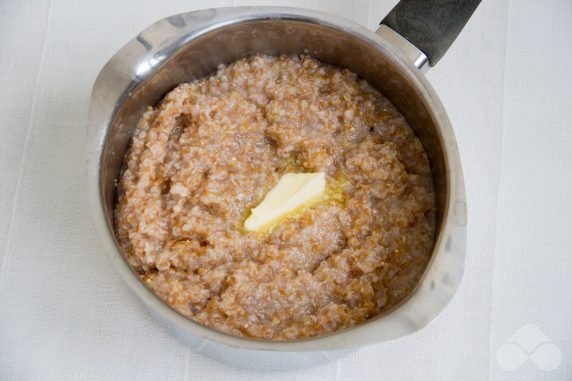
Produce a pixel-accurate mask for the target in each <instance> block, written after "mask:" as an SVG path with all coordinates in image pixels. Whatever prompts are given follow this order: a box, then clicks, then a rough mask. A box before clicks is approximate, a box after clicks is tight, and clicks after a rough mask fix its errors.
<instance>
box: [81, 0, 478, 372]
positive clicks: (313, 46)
mask: <svg viewBox="0 0 572 381" xmlns="http://www.w3.org/2000/svg"><path fill="white" fill-rule="evenodd" d="M479 2H480V1H479V0H456V1H451V0H423V1H421V0H402V1H400V2H399V3H398V4H397V6H396V7H395V8H394V9H393V10H392V11H391V12H390V13H389V15H388V16H387V17H386V18H385V19H383V21H382V22H381V26H380V27H379V29H378V30H377V31H376V32H373V31H370V30H368V29H366V28H364V27H363V26H361V25H358V24H356V23H354V22H351V21H348V20H346V19H344V18H341V17H336V16H332V15H329V14H326V13H321V12H316V11H310V10H306V9H296V8H283V7H237V8H219V9H207V10H201V11H196V12H189V13H183V14H178V15H175V16H171V17H168V18H165V19H163V20H160V21H158V22H156V23H155V24H153V25H151V26H150V27H148V28H147V29H145V30H144V31H142V32H141V33H139V34H138V35H137V36H136V37H135V38H134V39H133V40H132V41H130V42H129V43H127V45H125V46H124V47H123V48H121V49H120V50H119V51H118V52H117V53H116V54H115V55H114V56H113V57H112V58H111V59H110V60H109V62H108V63H107V64H106V65H105V66H104V68H103V69H102V70H101V72H100V74H99V76H98V77H97V80H96V82H95V84H94V87H93V94H92V98H91V105H90V120H89V132H88V135H89V136H88V153H87V175H88V182H89V198H90V202H91V207H92V211H93V216H94V221H95V225H96V227H97V230H98V231H99V234H100V236H101V238H102V242H103V244H104V245H105V252H106V254H108V257H109V259H110V261H111V263H112V264H113V265H114V267H115V269H116V270H117V272H118V273H119V275H120V276H121V277H122V278H123V280H124V281H125V282H126V283H127V285H128V286H129V287H130V288H131V289H132V290H133V291H134V293H135V294H136V295H137V296H138V297H139V298H140V299H141V301H142V302H143V303H144V304H145V305H146V306H147V307H148V310H149V311H150V312H151V313H152V315H153V316H154V317H155V318H157V319H158V320H159V321H160V322H162V323H163V324H164V326H165V327H167V328H168V329H169V330H170V331H171V332H172V333H173V334H174V335H175V336H176V337H177V338H178V339H179V340H180V341H182V342H183V343H185V344H187V345H188V346H190V347H192V348H195V349H196V350H197V351H199V352H201V353H203V354H205V355H207V356H210V357H213V358H215V359H218V360H221V361H223V362H226V363H229V364H232V365H234V366H239V367H252V368H256V369H275V370H276V369H291V368H301V367H308V366H312V365H316V364H318V363H320V362H324V361H328V360H332V359H335V358H337V357H339V356H341V355H343V354H344V353H347V352H348V351H351V350H355V349H356V348H359V347H362V346H364V345H368V344H373V343H380V342H384V341H389V340H394V339H397V338H399V337H402V336H405V335H408V334H411V333H413V332H415V331H418V330H419V329H421V328H423V327H424V326H426V325H427V324H428V323H429V322H431V321H432V320H433V319H434V318H435V317H436V316H437V315H438V314H439V313H440V312H441V311H442V310H443V308H444V307H445V306H446V305H447V304H448V302H449V301H450V300H451V298H452V297H453V295H454V293H455V291H456V289H457V288H458V286H459V283H460V281H461V276H462V273H463V267H464V262H465V241H466V222H467V221H466V200H465V189H464V182H463V174H462V170H461V162H460V158H459V152H458V149H457V143H456V141H455V137H454V134H453V129H452V127H451V124H450V122H449V119H448V117H447V114H446V112H445V109H444V107H443V105H442V104H441V102H440V100H439V98H438V96H437V94H436V93H435V91H434V90H433V89H432V88H431V86H430V84H429V82H428V81H427V80H426V78H425V75H424V73H423V72H424V70H425V69H427V68H429V67H430V66H434V65H435V64H436V63H437V62H438V61H439V59H440V58H441V57H442V56H443V54H444V53H445V52H446V51H447V49H448V48H449V46H450V45H451V44H452V43H453V40H454V39H455V38H456V36H457V35H458V33H459V32H460V31H461V29H462V28H463V26H464V25H465V23H466V22H467V20H468V18H469V17H470V16H471V14H472V13H473V11H474V10H475V9H476V7H477V6H478V4H479ZM254 53H262V54H286V55H293V54H301V53H305V54H309V55H311V56H312V57H314V58H316V59H318V60H320V61H322V62H326V63H329V64H333V65H336V66H339V67H342V68H347V69H349V70H351V71H353V72H355V73H357V74H358V75H359V76H360V77H362V78H364V79H366V80H367V81H368V82H369V83H370V84H372V85H373V86H374V87H376V88H377V89H378V90H379V91H380V92H381V93H382V94H384V95H385V96H386V97H387V98H389V99H390V100H391V102H392V103H393V104H394V105H395V106H396V107H397V108H398V109H399V110H400V111H401V113H403V114H404V115H405V117H406V119H407V121H408V122H409V124H410V125H411V127H412V128H413V130H414V131H415V133H416V134H417V136H418V137H419V139H420V140H421V142H422V144H423V146H424V147H425V150H426V152H427V154H428V157H429V161H430V164H431V170H432V174H433V178H434V184H435V192H436V198H437V221H436V222H437V228H436V236H435V243H434V247H433V251H432V256H431V260H430V263H429V265H428V267H427V269H426V271H425V273H424V275H423V277H422V279H421V280H420V282H419V284H418V286H417V287H416V289H415V290H414V292H412V294H411V295H410V297H409V298H408V299H407V300H406V301H404V302H403V303H402V304H401V305H400V306H399V307H397V308H395V309H394V310H392V311H390V312H388V313H386V314H383V315H382V316H378V317H377V318H374V319H371V320H368V321H366V322H365V323H362V324H360V325H357V326H355V327H353V328H350V329H346V330H343V331H339V332H336V333H333V334H330V335H327V336H323V337H317V338H312V339H304V340H296V341H288V342H271V341H262V340H253V339H248V338H239V337H234V336H230V335H227V334H224V333H221V332H218V331H215V330H212V329H209V328H207V327H205V326H202V325H200V324H198V323H195V322H193V321H191V320H189V319H187V318H186V317H184V316H182V315H180V314H179V313H177V312H176V311H174V310H173V309H171V308H170V307H168V306H167V305H166V304H164V303H163V302H162V301H161V300H160V299H159V298H158V297H156V296H155V295H154V294H153V293H152V292H151V291H150V290H149V289H147V287H146V286H145V285H144V284H143V283H142V282H141V281H140V280H139V278H138V277H137V275H136V274H135V273H133V271H132V270H131V268H130V267H129V265H128V264H127V262H126V260H125V258H124V256H123V255H122V253H121V252H120V250H119V245H118V243H117V240H116V237H115V229H114V219H113V208H114V200H115V193H116V184H117V179H118V177H119V175H120V171H121V168H122V162H123V157H124V155H125V152H126V150H127V148H128V146H129V142H130V139H131V136H132V132H133V130H134V129H135V127H136V126H137V122H138V120H139V119H140V117H141V115H142V114H143V112H144V111H145V110H146V109H147V108H148V107H149V106H153V105H155V104H156V103H157V102H158V101H159V100H160V99H161V98H162V97H163V96H164V95H165V94H166V93H167V92H169V91H170V90H172V89H173V88H174V87H176V86H177V85H178V84H180V83H184V82H189V81H193V80H195V79H199V78H203V77H205V76H208V75H209V74H211V73H213V72H214V71H216V68H217V67H218V66H219V65H221V64H228V63H230V62H232V61H234V60H236V59H239V58H242V57H245V56H248V55H251V54H254Z"/></svg>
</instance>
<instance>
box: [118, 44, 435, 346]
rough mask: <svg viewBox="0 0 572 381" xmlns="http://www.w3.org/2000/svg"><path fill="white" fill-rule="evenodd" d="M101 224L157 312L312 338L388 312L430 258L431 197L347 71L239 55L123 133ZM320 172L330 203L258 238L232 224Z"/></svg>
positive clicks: (401, 129) (263, 334) (411, 146)
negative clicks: (289, 177) (291, 180)
mask: <svg viewBox="0 0 572 381" xmlns="http://www.w3.org/2000/svg"><path fill="white" fill-rule="evenodd" d="M125 160H126V162H125V166H124V171H123V174H122V177H121V179H120V181H119V188H118V202H117V205H116V213H115V219H116V221H115V222H116V229H117V234H118V237H119V241H120V244H121V246H122V249H123V250H124V253H125V255H126V256H127V258H128V260H129V263H130V265H131V266H132V267H133V268H134V270H135V271H136V272H137V273H138V274H139V275H140V277H141V279H142V281H143V282H145V283H146V284H147V286H148V287H150V288H151V289H152V290H153V291H154V292H155V293H156V294H157V295H158V296H159V297H160V298H161V299H162V300H163V301H165V302H166V303H167V304H169V305H170V306H171V307H172V308H174V309H175V310H177V311H179V312H180V313H181V314H183V315H185V316H187V317H189V318H190V319H193V320H195V321H197V322H199V323H201V324H203V325H205V326H208V327H211V328H214V329H217V330H220V331H223V332H226V333H229V334H232V335H236V336H245V337H253V338H259V339H265V340H289V339H299V338H307V337H314V336H319V335H324V334H327V333H331V332H333V331H336V330H339V329H343V328H346V327H350V326H352V325H355V324H357V323H359V322H362V321H364V320H367V319H368V318H371V317H373V316H376V315H377V314H379V313H381V312H383V311H385V310H388V309H390V308H391V307H393V306H395V305H397V304H398V303H399V302H401V301H402V300H403V299H404V298H405V297H407V295H408V294H409V293H410V292H411V291H412V290H413V288H414V287H415V285H416V284H417V282H418V280H419V278H420V277H421V275H422V273H423V271H424V269H425V267H426V265H427V263H428V260H429V256H430V251H431V248H432V245H433V236H434V219H435V200H434V193H433V184H432V178H431V171H430V168H429V163H428V160H427V156H426V153H425V151H424V149H423V146H422V145H421V143H420V141H419V140H418V138H417V137H416V136H415V135H414V133H413V131H412V130H411V128H410V127H409V126H408V124H407V122H406V121H405V119H404V117H403V116H402V115H401V114H400V113H399V112H398V111H397V109H396V108H395V107H394V106H393V105H392V104H391V103H390V102H389V101H388V100H387V99H386V98H385V97H384V96H382V95H381V94H380V93H379V92H378V91H377V90H375V89H374V88H373V87H371V86H370V85H369V84H368V83H367V82H365V81H363V80H361V79H359V78H358V77H357V76H356V75H355V74H353V73H351V72H350V71H347V70H342V69H339V68H335V67H333V66H329V65H325V64H322V63H320V62H318V61H316V60H314V59H312V58H310V57H307V56H294V57H290V56H288V57H287V56H261V55H256V56H251V57H248V58H245V59H241V60H238V61H235V62H234V63H232V64H230V65H228V66H225V67H223V66H221V67H219V70H218V71H217V72H216V73H215V74H213V75H212V76H211V77H210V78H207V79H203V80H199V81H195V82H192V83H187V84H182V85H180V86H178V87H177V88H175V89H174V90H173V91H171V92H170V93H169V94H167V95H166V96H165V98H164V99H163V100H162V101H161V102H160V103H159V104H158V105H157V106H156V107H155V108H153V109H149V110H148V112H146V113H145V115H144V116H143V118H142V119H141V121H140V123H139V126H138V127H137V129H136V131H135V133H134V136H133V141H132V145H131V148H130V149H129V151H128V154H127V156H126V159H125ZM300 172H325V173H326V178H327V183H328V187H329V188H330V189H332V190H333V191H332V192H333V193H335V194H337V195H338V196H337V197H330V198H327V199H325V200H324V201H323V202H320V203H316V204H314V205H312V206H311V207H309V208H308V209H307V210H305V211H304V212H303V213H300V214H299V215H296V216H292V217H290V218H286V219H285V220H283V221H281V223H280V224H278V225H277V226H275V227H274V228H272V229H271V230H270V231H267V232H265V233H252V232H246V231H245V230H244V229H243V222H244V220H245V218H247V217H248V214H249V212H250V210H251V209H252V208H253V207H255V206H256V205H258V203H260V201H261V200H262V199H263V198H264V196H265V195H266V193H267V192H268V191H269V190H270V189H272V187H273V186H274V185H276V183H277V182H278V181H279V179H280V177H281V176H282V175H283V174H285V173H300Z"/></svg>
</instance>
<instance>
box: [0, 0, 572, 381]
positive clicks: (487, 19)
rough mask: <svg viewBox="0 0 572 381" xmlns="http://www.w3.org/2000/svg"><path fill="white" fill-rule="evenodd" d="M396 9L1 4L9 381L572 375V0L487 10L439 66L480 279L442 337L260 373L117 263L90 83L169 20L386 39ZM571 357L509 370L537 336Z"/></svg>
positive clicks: (467, 284) (338, 2) (439, 331)
mask: <svg viewBox="0 0 572 381" xmlns="http://www.w3.org/2000/svg"><path fill="white" fill-rule="evenodd" d="M395 3H396V0H357V1H344V0H333V1H332V0H330V1H328V0H303V1H302V0H282V1H254V0H252V1H251V0H235V1H231V0H211V1H208V0H199V1H196V0H194V1H185V0H169V1H154V0H145V1H135V0H129V1H110V0H105V1H102V0H100V1H89V2H88V1H86V2H79V1H74V0H51V1H49V0H48V1H8V0H4V1H2V2H0V115H2V119H1V122H0V179H1V180H0V380H129V379H138V380H155V379H168V380H171V379H172V380H218V379H221V380H228V379H232V380H235V379H236V380H313V379H316V380H318V379H320V380H324V379H325V380H354V379H358V380H370V379H371V380H385V379H387V380H486V379H490V380H505V379H506V380H539V379H542V380H570V379H572V361H571V360H572V324H571V320H572V318H571V316H572V288H571V287H570V286H569V284H570V281H569V278H568V276H569V274H570V273H572V234H571V229H570V222H571V218H570V217H571V214H572V206H571V202H570V201H569V194H571V193H572V180H571V177H570V172H571V171H572V157H571V154H570V152H569V147H571V146H572V129H571V127H572V126H570V123H571V122H570V120H571V119H572V83H571V82H572V74H571V72H570V69H569V67H568V65H569V62H572V2H571V1H570V0H536V1H535V0H510V1H509V0H497V1H493V0H484V1H483V3H482V4H481V5H480V7H479V9H478V10H477V12H476V13H475V15H474V16H473V18H472V19H471V20H470V22H469V23H468V24H467V26H466V28H465V30H464V31H463V32H462V34H461V36H460V37H459V38H458V39H457V41H456V43H455V44H454V45H453V47H452V48H451V50H450V51H449V52H448V54H447V55H446V56H445V57H444V58H443V60H442V61H441V62H440V63H439V65H438V66H437V67H435V68H434V69H432V70H431V71H430V72H429V73H428V77H429V80H430V81H431V83H432V84H433V85H434V87H435V89H436V90H437V92H438V93H439V95H440V96H441V98H442V101H443V103H444V104H445V107H446V108H447V110H448V112H449V116H450V118H451V121H452V123H453V126H454V128H455V132H456V134H457V138H458V142H459V145H460V150H461V155H462V160H463V164H464V171H465V177H466V186H467V195H468V202H469V210H468V212H469V225H468V226H469V241H468V255H467V264H466V265H467V266H466V272H465V277H464V280H463V283H462V286H461V289H460V290H459V292H458V295H457V296H456V297H455V299H454V300H453V302H452V303H451V304H450V306H449V307H448V308H447V309H446V310H445V311H444V312H443V314H442V315H441V316H440V317H439V318H438V319H437V320H436V321H435V322H434V323H432V324H431V325H430V326H429V327H427V328H426V329H424V330H422V331H421V332H419V333H417V334H415V335H412V336H410V337H406V338H403V339H401V340H398V341H395V342H391V343H385V344H379V345H375V346H371V347H367V348H363V349H362V350H360V351H358V352H356V353H354V354H351V355H349V356H348V357H345V358H343V359H341V360H338V361H337V362H334V363H331V364H326V365H323V366H320V367H317V368H313V369H308V370H301V371H294V372H286V373H279V374H276V373H256V372H252V371H244V370H236V369H232V368H230V367H227V366H225V365H223V364H220V363H218V362H215V361H213V360H210V359H208V358H205V357H203V356H202V355H200V354H197V353H195V352H193V351H191V350H189V349H188V348H186V347H184V346H183V345H181V344H179V343H178V342H177V341H176V339H175V338H173V337H172V336H170V335H169V334H168V333H167V332H166V331H164V330H163V329H162V328H161V327H160V326H159V325H158V324H157V323H156V322H155V321H153V320H151V318H150V317H149V316H148V315H147V314H146V313H145V311H144V310H143V308H142V306H141V304H140V303H139V302H138V301H137V300H136V298H135V297H134V296H133V295H132V294H131V293H130V292H129V291H128V290H127V288H126V287H125V286H124V285H123V284H122V282H121V281H120V279H119V278H118V276H116V274H115V273H114V271H113V269H112V268H111V266H110V265H109V263H107V260H106V259H105V257H104V255H103V254H102V253H101V250H102V249H101V246H100V245H99V242H98V239H97V237H96V236H95V234H94V232H93V227H92V222H91V220H90V213H89V207H88V204H87V199H86V195H85V192H86V184H85V183H86V181H85V176H84V172H83V161H84V159H83V154H84V140H85V132H86V117H87V108H88V104H89V97H90V89H91V85H92V83H93V81H94V79H95V77H96V75H97V73H98V71H99V69H100V68H101V67H102V65H103V64H104V63H105V61H106V60H107V59H108V58H109V57H111V55H112V54H113V53H114V52H115V51H116V50H117V49H118V48H119V47H121V46H122V45H123V44H124V43H125V42H127V41H128V40H129V39H131V38H132V37H133V36H134V35H135V34H136V33H138V32H139V31H140V30H142V29H143V28H145V27H147V26H148V25H149V24H151V23H152V22H154V21H155V20H157V19H160V18H162V17H165V16H168V15H171V14H174V13H180V12H185V11H190V10H193V9H200V8H207V7H215V6H230V5H247V4H248V5H253V4H258V5H262V4H265V5H269V4H274V5H276V4H279V5H292V6H304V7H308V8H315V9H320V10H324V11H328V12H331V13H336V14H339V15H342V16H345V17H348V18H350V19H352V20H354V21H357V22H359V23H361V24H364V25H367V26H368V27H370V28H371V29H375V26H376V24H377V23H378V22H379V20H380V19H381V18H382V17H383V15H385V13H387V11H388V10H389V9H391V8H392V6H393V5H394V4H395ZM526 324H532V325H535V326H536V327H538V328H539V329H540V330H542V331H543V332H544V333H545V334H546V335H547V337H548V338H549V339H551V340H552V342H553V343H554V344H555V345H556V347H557V348H558V350H559V351H560V353H561V355H562V362H561V364H560V365H559V366H558V367H557V368H556V369H555V370H552V371H545V370H542V369H540V368H539V367H538V366H536V365H535V364H534V363H533V362H531V361H528V362H527V363H525V364H524V365H523V366H522V367H520V368H519V369H517V370H514V371H506V370H503V367H502V364H501V366H499V363H498V361H497V357H496V354H497V351H498V350H499V348H501V347H502V346H503V345H504V344H505V343H506V342H507V340H509V338H510V337H511V335H512V334H513V333H514V332H515V331H516V330H517V329H519V328H520V327H522V326H523V325H526Z"/></svg>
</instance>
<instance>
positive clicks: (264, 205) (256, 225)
mask: <svg viewBox="0 0 572 381" xmlns="http://www.w3.org/2000/svg"><path fill="white" fill-rule="evenodd" d="M325 190H326V174H325V173H324V172H318V173H287V174H285V175H284V176H282V178H281V179H280V181H279V182H278V184H276V186H274V188H272V189H271V190H270V192H268V193H267V194H266V197H264V200H262V202H261V203H260V204H259V205H258V206H257V207H256V208H254V209H252V211H251V214H250V217H248V218H247V219H246V221H244V228H245V229H246V230H248V231H257V230H260V229H261V228H264V227H266V226H268V225H270V224H271V223H273V222H275V221H277V220H279V219H280V218H282V217H284V216H286V215H287V214H288V213H291V212H293V211H295V210H298V209H299V208H301V207H302V206H304V205H305V204H307V203H309V202H310V201H312V200H314V199H316V198H317V197H318V196H320V195H322V194H323V193H324V192H325Z"/></svg>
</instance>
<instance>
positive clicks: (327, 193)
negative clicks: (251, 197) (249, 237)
mask: <svg viewBox="0 0 572 381" xmlns="http://www.w3.org/2000/svg"><path fill="white" fill-rule="evenodd" d="M348 182H349V179H348V178H347V177H345V176H344V175H342V174H340V175H337V176H336V177H335V179H334V180H333V181H332V180H331V179H330V181H328V182H326V187H325V190H324V192H322V193H321V194H320V195H318V196H316V197H313V198H311V199H309V200H307V201H305V202H304V203H302V204H301V205H299V206H297V207H296V208H294V209H292V210H290V211H288V212H286V213H283V214H281V215H280V217H278V218H276V219H273V220H272V221H270V222H268V223H266V224H264V225H262V226H260V227H259V228H257V229H255V230H249V229H246V228H245V223H246V221H247V220H248V218H250V216H251V214H252V210H251V211H250V212H249V213H247V215H246V216H245V217H244V219H243V220H242V221H241V226H242V230H243V231H244V232H245V233H255V234H258V235H261V236H264V235H267V234H268V233H270V232H271V231H272V230H273V229H274V228H275V227H277V226H279V225H280V224H282V223H284V221H287V220H291V219H298V218H300V217H302V216H303V215H304V214H305V213H306V212H307V211H308V210H309V209H312V208H315V207H316V206H318V205H320V204H326V203H333V204H337V205H341V206H342V207H345V206H346V193H345V191H344V187H345V185H346V184H347V183H348Z"/></svg>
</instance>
